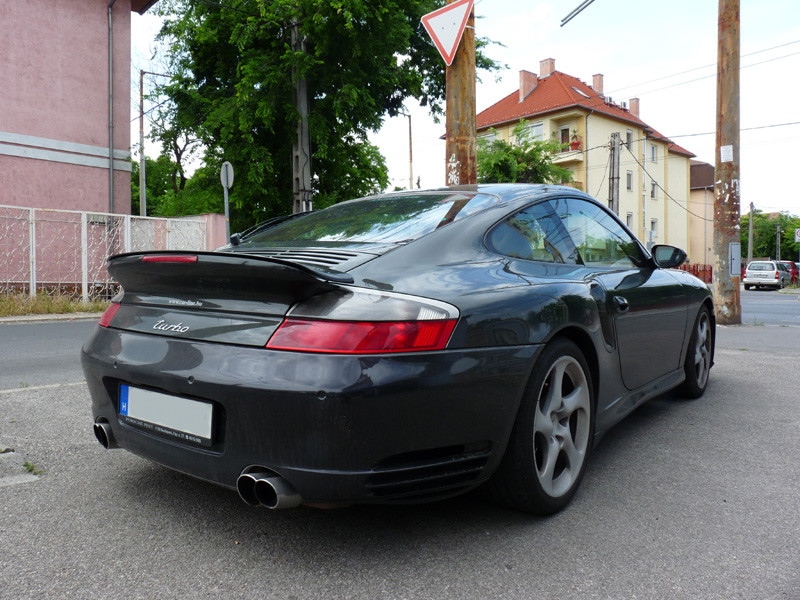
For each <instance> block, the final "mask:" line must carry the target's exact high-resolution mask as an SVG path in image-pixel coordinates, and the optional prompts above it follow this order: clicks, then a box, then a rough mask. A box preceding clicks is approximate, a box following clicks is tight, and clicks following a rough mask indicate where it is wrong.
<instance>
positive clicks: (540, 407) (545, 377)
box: [487, 338, 594, 515]
mask: <svg viewBox="0 0 800 600" xmlns="http://www.w3.org/2000/svg"><path fill="white" fill-rule="evenodd" d="M559 377H560V381H558V379H559ZM593 441H594V386H593V384H592V378H591V374H590V372H589V367H588V365H587V363H586V359H585V358H584V356H583V354H582V353H581V351H580V349H579V348H578V347H577V346H576V345H575V344H574V343H573V342H571V341H570V340H567V339H565V338H556V339H555V340H553V341H552V342H550V343H549V344H548V345H547V346H545V348H544V350H542V353H541V355H540V356H539V358H538V360H537V361H536V364H535V365H534V367H533V370H532V372H531V377H530V380H529V382H528V386H527V387H526V389H525V394H524V396H523V398H522V402H521V404H520V409H519V412H518V413H517V419H516V422H515V423H514V429H513V430H512V432H511V438H510V439H509V442H508V447H507V448H506V453H505V456H504V457H503V460H502V462H501V464H500V466H499V467H498V469H497V471H496V472H495V473H494V475H493V476H492V479H491V480H490V481H489V483H488V484H487V491H488V493H489V495H490V497H492V498H493V499H495V500H496V501H498V502H500V503H501V504H504V505H505V506H508V507H509V508H514V509H517V510H522V511H526V512H530V513H534V514H539V515H549V514H553V513H555V512H558V511H559V510H561V509H563V508H564V507H565V506H567V504H569V502H570V500H571V499H572V497H573V496H574V495H575V492H576V490H577V489H578V486H579V484H580V482H581V479H582V478H583V473H584V471H585V468H586V461H587V459H588V458H589V454H590V452H591V449H592V443H593Z"/></svg>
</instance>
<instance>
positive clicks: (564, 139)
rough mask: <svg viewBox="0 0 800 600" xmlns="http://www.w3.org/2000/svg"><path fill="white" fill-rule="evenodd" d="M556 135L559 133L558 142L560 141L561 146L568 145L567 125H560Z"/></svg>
mask: <svg viewBox="0 0 800 600" xmlns="http://www.w3.org/2000/svg"><path fill="white" fill-rule="evenodd" d="M558 135H559V142H560V143H561V145H562V146H568V145H569V126H567V127H562V128H561V129H560V130H559V134H558Z"/></svg>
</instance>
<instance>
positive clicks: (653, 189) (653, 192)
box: [650, 181, 658, 198]
mask: <svg viewBox="0 0 800 600" xmlns="http://www.w3.org/2000/svg"><path fill="white" fill-rule="evenodd" d="M657 187H658V186H657V185H656V182H655V181H653V182H651V183H650V197H651V198H656V197H657V196H656V188H657Z"/></svg>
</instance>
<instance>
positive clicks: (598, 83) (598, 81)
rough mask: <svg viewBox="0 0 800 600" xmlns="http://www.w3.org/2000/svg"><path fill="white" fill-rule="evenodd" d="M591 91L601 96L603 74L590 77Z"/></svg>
mask: <svg viewBox="0 0 800 600" xmlns="http://www.w3.org/2000/svg"><path fill="white" fill-rule="evenodd" d="M592 89H593V90H594V91H595V92H597V93H598V94H600V95H601V96H602V95H603V74H602V73H597V74H596V75H592Z"/></svg>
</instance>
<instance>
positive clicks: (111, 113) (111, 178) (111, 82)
mask: <svg viewBox="0 0 800 600" xmlns="http://www.w3.org/2000/svg"><path fill="white" fill-rule="evenodd" d="M116 1H117V0H111V2H110V3H109V5H108V212H110V213H113V212H114V23H113V20H112V18H111V9H112V8H113V7H114V3H115V2H116Z"/></svg>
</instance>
